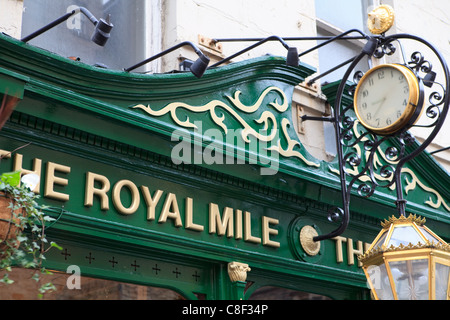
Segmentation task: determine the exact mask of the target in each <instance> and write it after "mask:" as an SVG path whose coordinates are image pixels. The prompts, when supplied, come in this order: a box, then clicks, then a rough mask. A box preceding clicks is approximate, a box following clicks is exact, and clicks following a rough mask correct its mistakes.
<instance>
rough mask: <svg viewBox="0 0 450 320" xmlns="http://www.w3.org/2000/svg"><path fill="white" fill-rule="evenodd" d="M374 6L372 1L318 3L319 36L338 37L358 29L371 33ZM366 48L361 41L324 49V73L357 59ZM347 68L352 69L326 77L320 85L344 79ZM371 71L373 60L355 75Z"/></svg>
mask: <svg viewBox="0 0 450 320" xmlns="http://www.w3.org/2000/svg"><path fill="white" fill-rule="evenodd" d="M371 2H372V1H371V0H343V1H327V0H316V1H315V4H316V16H317V23H316V27H317V36H319V37H334V36H337V35H339V34H341V33H342V32H344V31H348V30H350V29H358V30H361V31H362V32H365V33H367V32H368V30H367V26H366V25H367V24H366V20H367V12H368V10H369V8H371V6H372V4H371ZM369 3H370V6H369ZM348 36H359V34H358V33H350V34H349V35H348ZM363 45H364V42H362V41H358V40H353V41H350V40H339V41H335V42H332V43H331V44H328V45H326V46H324V47H322V48H320V49H319V69H320V72H324V71H327V70H329V69H331V68H333V67H335V66H336V65H338V64H340V63H342V62H344V61H347V60H348V59H350V58H352V57H355V56H356V55H357V54H359V53H360V52H361V49H362V47H363ZM347 67H348V65H346V66H344V67H342V68H340V69H338V70H336V71H335V72H333V73H330V74H328V75H326V76H324V77H323V78H321V80H320V81H321V82H322V83H323V82H334V81H337V80H340V79H342V77H343V75H344V73H345V71H346V70H347ZM369 67H370V66H369V59H363V60H362V61H361V62H360V63H359V65H358V67H357V68H356V69H355V71H358V70H361V71H367V70H368V69H369ZM351 76H353V75H351ZM349 80H352V78H350V79H349Z"/></svg>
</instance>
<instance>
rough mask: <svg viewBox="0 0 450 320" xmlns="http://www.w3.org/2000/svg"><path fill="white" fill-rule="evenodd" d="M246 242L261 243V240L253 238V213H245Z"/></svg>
mask: <svg viewBox="0 0 450 320" xmlns="http://www.w3.org/2000/svg"><path fill="white" fill-rule="evenodd" d="M244 215H245V216H244V240H245V241H248V242H253V243H261V238H258V237H254V236H252V217H251V213H250V212H248V211H245V213H244Z"/></svg>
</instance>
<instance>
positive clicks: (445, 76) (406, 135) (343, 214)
mask: <svg viewBox="0 0 450 320" xmlns="http://www.w3.org/2000/svg"><path fill="white" fill-rule="evenodd" d="M366 39H367V43H366V44H365V46H364V47H363V49H362V50H361V52H360V54H358V55H357V56H356V57H355V58H353V59H350V60H348V61H351V64H350V66H349V67H348V68H347V70H346V72H345V74H344V76H343V78H342V80H341V82H340V84H339V87H338V91H337V95H336V100H335V103H334V108H333V111H334V112H333V116H332V117H325V118H321V117H309V116H302V120H303V121H306V120H316V121H330V122H333V123H334V127H335V136H336V147H337V159H338V163H339V176H340V185H341V186H340V187H341V193H342V208H335V209H334V210H333V212H330V214H329V219H331V220H333V221H336V222H339V226H338V228H336V229H335V230H334V231H332V232H330V233H328V234H324V235H318V236H316V237H314V238H313V240H314V241H322V240H326V239H331V238H334V237H336V236H339V235H341V234H342V233H343V232H344V231H345V230H346V229H347V227H348V224H349V221H350V197H351V195H352V193H356V194H357V195H359V196H362V197H366V198H368V197H370V196H372V195H373V194H374V192H375V189H376V188H377V187H385V188H386V187H393V186H395V189H396V195H397V199H396V206H397V210H398V212H399V214H400V215H405V211H406V200H405V199H404V197H403V190H402V187H401V184H402V181H401V171H402V168H403V166H404V164H405V163H406V162H407V161H409V160H411V159H413V158H414V157H416V156H417V155H418V154H420V153H421V152H422V151H424V150H425V148H426V147H427V146H428V145H429V144H430V143H431V141H432V140H433V139H434V137H435V136H436V135H437V133H438V132H439V130H440V128H441V127H442V125H443V123H444V120H445V117H446V115H447V112H448V108H449V93H448V88H449V87H450V82H449V81H450V79H449V78H450V77H449V70H448V67H447V64H446V62H445V60H444V58H443V57H442V55H441V54H440V53H439V52H438V50H437V49H436V48H435V47H434V46H433V45H431V44H430V43H429V42H427V41H426V40H424V39H422V38H420V37H417V36H413V35H409V34H397V35H391V36H384V35H378V36H372V37H369V36H367V37H366ZM402 41H412V42H413V44H417V45H419V44H420V45H421V46H424V47H425V48H426V50H427V53H432V54H433V55H434V57H433V60H434V61H438V68H439V71H440V73H439V75H440V78H439V81H441V82H437V81H436V77H437V75H438V73H437V72H436V71H435V68H434V67H433V66H432V64H431V62H430V61H431V60H426V59H425V57H424V55H423V54H422V53H421V52H420V51H414V52H413V53H412V54H411V56H410V59H409V61H407V60H406V55H405V51H404V48H403V46H402ZM398 49H400V53H401V54H400V57H398V58H396V59H399V60H400V61H398V62H397V63H398V64H402V65H404V66H406V67H408V68H409V69H410V70H412V71H413V72H414V74H415V76H416V77H417V79H418V81H420V82H421V83H422V84H423V86H425V87H427V93H423V92H422V94H428V99H426V100H425V101H423V103H424V106H423V108H424V115H425V116H426V117H427V118H428V120H429V121H428V123H426V124H425V125H422V124H421V125H414V124H413V123H408V125H406V126H405V127H404V128H402V129H401V130H399V131H397V132H395V133H393V134H389V135H379V134H375V133H374V132H371V131H370V130H358V129H356V133H355V128H357V127H358V126H360V124H359V123H358V120H357V119H356V117H355V116H354V110H353V105H344V103H343V95H344V93H345V92H346V90H348V79H349V77H350V75H351V73H352V72H353V71H354V69H355V68H356V66H357V65H358V63H359V62H360V61H361V59H363V58H364V57H368V56H369V57H373V58H374V59H381V58H383V57H385V56H393V55H394V53H395V52H396V51H397V50H398ZM394 60H395V59H394ZM342 65H344V64H341V65H339V66H338V67H341V66H342ZM333 71H334V70H333ZM326 73H328V72H326ZM319 77H320V76H319ZM319 77H316V78H314V80H316V79H317V78H319ZM361 77H362V73H361V72H356V73H355V77H354V79H353V83H354V84H355V85H353V86H351V87H350V94H352V89H353V90H354V88H355V87H356V83H357V82H358V81H359V80H360V79H361ZM420 103H422V102H420ZM424 115H422V117H424ZM415 116H418V115H415ZM411 127H427V128H429V130H431V131H430V132H429V133H428V135H427V137H426V139H425V140H424V141H423V142H422V143H421V144H420V145H418V144H417V142H416V140H415V138H414V137H413V136H412V135H411V133H410V132H409V131H408V130H409V129H411ZM388 141H389V143H387V142H388ZM356 146H362V147H359V148H357V147H356ZM358 151H359V152H358ZM377 154H381V156H382V157H383V158H385V160H386V161H387V163H388V164H386V165H383V166H381V167H378V166H377V165H376V164H375V163H376V161H377V157H378V156H377Z"/></svg>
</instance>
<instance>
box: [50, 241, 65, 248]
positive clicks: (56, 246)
mask: <svg viewBox="0 0 450 320" xmlns="http://www.w3.org/2000/svg"><path fill="white" fill-rule="evenodd" d="M50 246H51V247H53V248H57V249H58V250H62V249H63V248H62V247H61V246H59V245H58V244H57V243H55V242H53V241H52V242H50Z"/></svg>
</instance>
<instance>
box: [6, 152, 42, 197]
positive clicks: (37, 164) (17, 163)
mask: <svg viewBox="0 0 450 320" xmlns="http://www.w3.org/2000/svg"><path fill="white" fill-rule="evenodd" d="M22 164H23V155H21V154H20V153H16V155H15V156H14V165H13V171H17V170H19V171H21V174H22V175H24V174H27V173H35V174H37V175H38V176H39V178H40V177H41V169H42V160H41V159H38V158H35V159H33V170H27V169H24V168H23V167H22ZM40 185H41V183H40V182H39V183H38V184H37V185H36V188H34V190H33V192H34V193H36V194H39V190H40Z"/></svg>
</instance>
